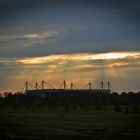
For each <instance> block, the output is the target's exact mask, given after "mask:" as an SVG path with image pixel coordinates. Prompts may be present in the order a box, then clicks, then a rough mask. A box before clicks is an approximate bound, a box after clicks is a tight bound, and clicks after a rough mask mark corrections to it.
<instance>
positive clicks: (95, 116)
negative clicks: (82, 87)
mask: <svg viewBox="0 0 140 140" xmlns="http://www.w3.org/2000/svg"><path fill="white" fill-rule="evenodd" d="M139 107H140V93H132V92H131V93H122V94H121V95H119V94H118V93H113V94H91V93H82V94H79V93H77V94H72V93H60V94H54V93H53V94H45V95H44V94H33V95H31V94H27V95H26V94H21V93H16V94H13V95H12V93H5V97H2V96H1V97H0V139H2V140H4V139H8V140H15V139H22V140H34V139H37V140H42V139H43V140H44V139H45V140H58V139H61V140H66V139H67V140H74V139H89V140H91V139H94V140H99V139H100V140H112V139H113V140H114V139H115V140H123V139H126V140H131V139H139V137H140V134H139V130H140V127H139V123H140V113H139Z"/></svg>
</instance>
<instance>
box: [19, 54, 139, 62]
mask: <svg viewBox="0 0 140 140" xmlns="http://www.w3.org/2000/svg"><path fill="white" fill-rule="evenodd" d="M128 57H133V58H140V52H110V53H96V54H94V53H81V54H64V55H50V56H42V57H33V58H23V59H18V60H17V62H18V63H22V64H42V63H46V62H47V61H53V60H106V59H121V58H128Z"/></svg>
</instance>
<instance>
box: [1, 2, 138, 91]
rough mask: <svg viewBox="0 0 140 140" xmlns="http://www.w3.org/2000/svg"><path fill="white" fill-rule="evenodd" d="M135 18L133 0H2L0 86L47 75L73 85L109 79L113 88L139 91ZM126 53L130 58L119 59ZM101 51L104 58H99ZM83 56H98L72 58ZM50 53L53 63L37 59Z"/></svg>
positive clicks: (136, 17)
mask: <svg viewBox="0 0 140 140" xmlns="http://www.w3.org/2000/svg"><path fill="white" fill-rule="evenodd" d="M139 17H140V2H139V1H138V0H133V1H132V0H123V1H122V0H118V1H112V0H106V1H105V0H77V1H76V0H65V1H64V0H39V1H38V0H30V1H29V0H24V1H19V0H12V1H11V0H2V1H1V2H0V69H1V70H0V71H1V73H0V77H1V82H0V89H1V90H6V89H9V90H10V89H11V90H12V89H14V90H17V89H20V87H21V86H22V84H23V83H24V81H28V80H30V81H35V80H36V81H40V80H43V79H46V80H47V78H48V80H51V81H61V80H64V79H67V80H69V81H70V80H73V81H75V82H78V83H80V81H81V80H84V79H86V80H85V82H88V81H100V80H111V81H112V82H113V83H114V87H115V88H116V90H118V91H123V90H125V91H126V90H135V91H138V90H140V88H139V85H138V83H139V82H140V77H139V72H140V65H139V63H140V60H139V57H136V56H135V55H134V53H138V54H139V53H140V18H139ZM108 53H109V55H107V54H108ZM114 53H117V57H116V58H115V59H113V58H112V54H114ZM118 53H119V54H118ZM128 53H129V54H133V55H134V56H135V57H134V56H133V57H130V56H129V57H125V58H120V56H121V55H122V54H127V55H128ZM96 54H97V55H96ZM103 54H104V55H105V56H107V57H108V59H107V60H106V59H105V58H103V59H101V57H103V56H102V55H103ZM89 55H91V56H92V57H94V58H96V57H97V56H100V58H99V60H97V59H96V60H95V59H94V60H92V59H91V60H89V59H88V60H85V61H82V60H81V59H80V60H79V59H78V60H77V59H76V60H73V59H74V58H75V57H76V58H77V57H78V56H79V57H80V56H82V57H85V56H86V57H89ZM50 56H51V58H53V59H54V58H57V60H55V65H52V64H51V65H48V63H50V62H48V61H47V63H46V61H45V63H44V61H42V60H44V59H45V58H50ZM58 56H59V58H61V59H58ZM63 56H65V57H66V56H67V57H66V59H65V60H63V59H62V57H63ZM91 56H90V57H91ZM68 58H70V59H68ZM72 58H73V59H72ZM36 60H37V61H38V63H36ZM21 62H31V63H30V64H32V63H34V62H35V64H32V65H30V64H29V63H21ZM42 62H43V63H42ZM59 64H62V65H59ZM32 71H36V72H35V75H36V76H35V75H33V74H34V72H33V73H32ZM52 71H53V73H51V72H52ZM131 72H134V75H133V76H132V75H131ZM30 73H32V74H30ZM40 73H44V75H47V77H44V76H43V74H42V75H41V74H40ZM64 73H65V74H66V75H65V77H64V76H63V75H64ZM72 75H73V76H72ZM34 77H36V78H35V79H34ZM12 79H14V81H15V82H13V84H11V82H10V81H11V80H12ZM31 79H32V80H31ZM120 81H123V84H121V83H120ZM17 82H18V83H20V85H19V86H17V84H16V83H17ZM79 85H80V84H79ZM123 85H124V86H123Z"/></svg>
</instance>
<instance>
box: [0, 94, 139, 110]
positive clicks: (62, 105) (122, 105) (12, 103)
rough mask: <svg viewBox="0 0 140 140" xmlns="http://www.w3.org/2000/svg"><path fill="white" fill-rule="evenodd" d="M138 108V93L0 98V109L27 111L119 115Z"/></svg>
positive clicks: (10, 95)
mask: <svg viewBox="0 0 140 140" xmlns="http://www.w3.org/2000/svg"><path fill="white" fill-rule="evenodd" d="M139 106H140V93H132V92H129V93H122V94H121V95H119V94H118V93H113V94H91V93H83V94H81V93H80V94H79V93H77V94H72V93H62V94H61V93H59V94H57V93H56V94H55V93H53V94H50V93H49V94H32V95H30V94H27V95H26V94H20V93H16V94H13V95H12V94H11V93H10V94H5V97H4V98H3V97H0V107H1V108H3V107H5V108H14V109H15V110H18V109H20V108H26V109H27V110H30V109H36V108H46V109H48V110H50V111H52V110H65V111H71V110H74V111H90V110H97V111H105V110H108V109H112V111H114V112H116V113H119V112H124V113H138V112H139Z"/></svg>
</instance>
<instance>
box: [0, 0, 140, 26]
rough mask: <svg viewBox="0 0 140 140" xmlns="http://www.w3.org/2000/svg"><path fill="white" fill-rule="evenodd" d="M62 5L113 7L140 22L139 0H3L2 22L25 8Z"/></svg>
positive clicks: (0, 3) (0, 13)
mask: <svg viewBox="0 0 140 140" xmlns="http://www.w3.org/2000/svg"><path fill="white" fill-rule="evenodd" d="M60 5H81V6H87V7H88V6H90V7H97V8H98V7H101V8H103V9H111V10H115V11H118V12H120V14H125V15H126V17H128V18H131V19H132V20H133V21H134V22H135V23H137V22H138V23H139V22H140V18H139V16H140V1H139V0H117V1H114V0H77V1H76V0H24V1H22V0H12V1H11V0H1V2H0V17H1V22H2V21H4V20H8V19H9V18H11V17H12V16H14V14H16V13H18V12H22V11H24V10H28V9H32V8H38V7H46V8H54V7H57V6H60Z"/></svg>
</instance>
